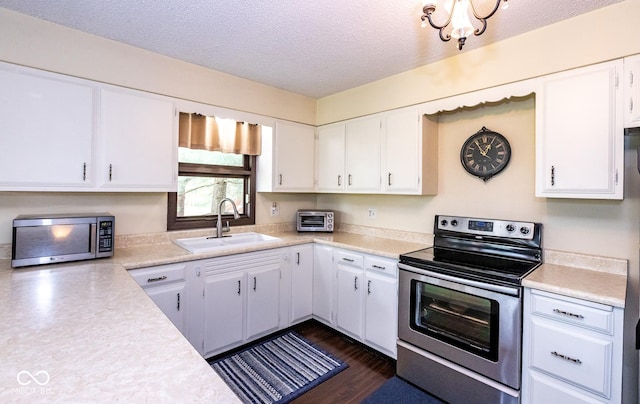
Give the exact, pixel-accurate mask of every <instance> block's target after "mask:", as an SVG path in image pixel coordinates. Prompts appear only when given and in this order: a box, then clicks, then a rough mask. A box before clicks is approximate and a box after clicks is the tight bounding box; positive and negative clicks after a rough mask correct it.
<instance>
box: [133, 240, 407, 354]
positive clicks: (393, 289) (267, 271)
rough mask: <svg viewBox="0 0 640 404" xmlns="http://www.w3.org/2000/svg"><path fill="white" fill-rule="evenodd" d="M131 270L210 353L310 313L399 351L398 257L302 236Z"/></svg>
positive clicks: (385, 348) (373, 344) (374, 343)
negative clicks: (283, 244)
mask: <svg viewBox="0 0 640 404" xmlns="http://www.w3.org/2000/svg"><path fill="white" fill-rule="evenodd" d="M129 273H130V274H131V276H132V277H133V278H134V279H135V280H136V281H137V282H138V284H140V285H141V286H142V287H143V288H144V290H145V291H146V292H147V294H148V295H149V296H150V297H151V299H153V301H154V302H155V303H156V304H157V305H158V307H160V309H162V311H163V312H164V313H165V314H166V315H167V317H168V318H169V319H170V320H171V321H172V322H173V323H174V324H175V325H176V327H177V328H178V329H179V330H180V331H181V332H182V334H183V335H184V336H185V337H186V338H187V339H188V340H189V342H190V343H191V344H192V345H193V346H194V347H195V348H196V349H197V350H198V352H200V354H201V355H203V356H204V357H205V358H209V357H212V356H215V355H218V354H221V353H224V352H226V351H228V350H230V349H233V348H237V347H239V346H241V345H244V344H246V343H248V342H251V341H253V340H256V339H259V338H261V337H264V336H266V335H268V334H271V333H273V332H274V331H277V330H279V329H284V328H287V327H289V326H291V325H294V324H296V323H299V322H302V321H305V320H308V319H311V318H314V319H316V320H318V321H320V322H322V323H324V324H326V325H328V326H330V327H332V328H335V329H337V330H339V331H341V332H343V333H345V334H347V335H349V336H350V337H352V338H354V339H356V340H358V341H360V342H362V343H364V344H366V345H368V346H370V347H372V348H374V349H376V350H378V351H380V352H382V353H384V354H386V355H388V356H390V357H392V358H395V357H396V338H397V328H398V313H397V299H398V296H397V294H398V292H397V290H398V280H397V276H398V271H397V260H393V259H390V258H384V257H379V256H375V255H370V254H362V253H358V252H354V251H350V250H345V249H337V248H333V247H331V246H328V245H323V244H303V245H297V246H292V247H287V248H275V249H272V250H265V251H256V252H250V253H243V254H234V255H229V256H223V257H216V258H211V259H204V260H198V261H192V262H188V263H179V264H170V265H161V266H156V267H150V268H142V269H135V270H131V271H129Z"/></svg>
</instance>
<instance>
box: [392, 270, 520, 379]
mask: <svg viewBox="0 0 640 404" xmlns="http://www.w3.org/2000/svg"><path fill="white" fill-rule="evenodd" d="M399 267H400V277H399V294H398V297H399V302H398V310H399V311H398V338H399V339H400V340H403V341H405V342H408V343H410V344H411V345H413V346H415V347H417V348H419V349H422V350H424V351H426V352H430V353H432V354H435V355H437V356H439V357H441V358H444V359H446V360H448V361H450V362H453V363H455V364H458V365H461V366H463V367H465V368H467V369H470V370H472V371H475V372H477V373H479V374H481V375H483V376H486V377H488V378H490V379H493V380H495V381H498V382H500V383H503V384H505V385H507V386H509V387H511V388H513V389H516V390H519V389H520V357H521V355H520V349H521V339H522V337H521V335H522V314H521V292H520V288H518V287H513V288H512V287H505V286H497V285H491V284H485V283H481V282H476V281H467V280H465V279H460V278H457V277H451V276H449V275H443V274H439V273H437V272H432V271H428V270H423V269H419V268H414V267H411V266H408V265H406V264H399Z"/></svg>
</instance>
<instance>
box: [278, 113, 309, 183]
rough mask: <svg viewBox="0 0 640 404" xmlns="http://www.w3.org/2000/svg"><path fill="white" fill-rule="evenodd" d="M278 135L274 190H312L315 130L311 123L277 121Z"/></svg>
mask: <svg viewBox="0 0 640 404" xmlns="http://www.w3.org/2000/svg"><path fill="white" fill-rule="evenodd" d="M275 130H276V134H275V153H274V154H275V161H274V163H275V170H274V173H275V175H276V178H274V181H275V186H274V189H275V190H277V191H298V192H302V191H313V190H314V179H315V176H314V172H315V130H314V128H313V127H312V126H308V125H299V124H294V123H288V122H277V123H276V128H275Z"/></svg>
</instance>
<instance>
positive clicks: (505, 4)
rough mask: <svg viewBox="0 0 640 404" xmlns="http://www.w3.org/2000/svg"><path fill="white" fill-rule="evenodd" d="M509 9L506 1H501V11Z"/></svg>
mask: <svg viewBox="0 0 640 404" xmlns="http://www.w3.org/2000/svg"><path fill="white" fill-rule="evenodd" d="M508 8H509V2H508V1H507V0H502V9H503V10H506V9H508Z"/></svg>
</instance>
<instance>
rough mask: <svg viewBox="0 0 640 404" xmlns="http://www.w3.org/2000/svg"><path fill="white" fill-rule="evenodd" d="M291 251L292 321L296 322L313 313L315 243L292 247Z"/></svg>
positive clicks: (292, 322) (309, 316) (306, 318)
mask: <svg viewBox="0 0 640 404" xmlns="http://www.w3.org/2000/svg"><path fill="white" fill-rule="evenodd" d="M289 251H290V254H289V261H290V262H289V267H290V276H291V302H290V304H291V306H290V313H291V314H290V323H291V324H295V323H299V322H301V321H304V320H308V319H310V318H311V315H312V314H313V244H304V245H300V246H295V247H290V249H289Z"/></svg>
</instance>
